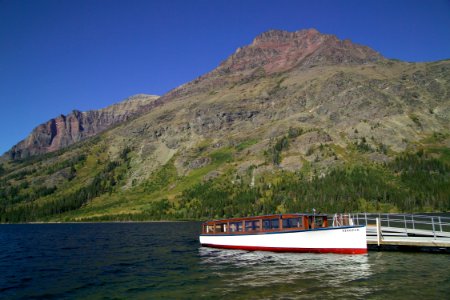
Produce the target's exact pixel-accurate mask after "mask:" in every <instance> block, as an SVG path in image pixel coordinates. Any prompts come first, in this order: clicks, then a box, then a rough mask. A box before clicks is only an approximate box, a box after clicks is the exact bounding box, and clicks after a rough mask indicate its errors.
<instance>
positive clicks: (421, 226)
mask: <svg viewBox="0 0 450 300" xmlns="http://www.w3.org/2000/svg"><path fill="white" fill-rule="evenodd" d="M336 216H337V217H336ZM347 216H348V217H349V218H350V220H351V221H353V222H352V223H353V224H354V225H366V226H367V229H368V234H370V232H373V233H376V228H377V227H376V226H377V219H378V220H379V226H380V227H381V230H382V232H383V235H404V236H429V237H430V236H432V237H435V238H436V237H450V217H446V216H439V215H415V214H386V213H384V214H381V213H354V214H347ZM335 217H336V218H337V219H338V220H339V214H336V215H335ZM344 220H345V217H344ZM351 221H349V222H351ZM346 225H347V224H346ZM348 225H350V223H348Z"/></svg>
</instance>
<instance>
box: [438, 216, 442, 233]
mask: <svg viewBox="0 0 450 300" xmlns="http://www.w3.org/2000/svg"><path fill="white" fill-rule="evenodd" d="M438 218H439V227H440V228H441V232H442V222H441V217H440V216H439V217H438Z"/></svg>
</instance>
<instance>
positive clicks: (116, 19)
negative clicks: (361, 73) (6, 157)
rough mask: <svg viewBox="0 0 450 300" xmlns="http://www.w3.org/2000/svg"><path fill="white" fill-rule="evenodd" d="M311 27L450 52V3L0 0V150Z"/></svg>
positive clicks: (424, 52)
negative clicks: (276, 32)
mask: <svg viewBox="0 0 450 300" xmlns="http://www.w3.org/2000/svg"><path fill="white" fill-rule="evenodd" d="M305 28H316V29H317V30H319V31H320V32H323V33H329V34H335V35H337V36H338V37H339V38H341V39H350V40H352V41H353V42H356V43H359V44H364V45H367V46H370V47H372V48H373V49H375V50H377V51H379V52H381V53H382V54H383V55H384V56H386V57H389V58H397V59H401V60H407V61H434V60H440V59H447V58H450V1H448V0H447V1H445V0H442V1H438V0H430V1H414V0H410V1H400V0H391V1H383V0H377V1H362V0H360V1H353V0H348V1H338V0H335V1H324V0H321V1H318V0H314V1H301V0H295V1H288V0H274V1H269V0H239V1H237V0H224V1H221V0H209V1H201V0H199V1H194V0H191V1H188V0H184V1H175V0H172V1H169V0H165V1H159V0H154V1H152V0H142V1H138V0H120V1H118V0H76V1H69V0H67V1H59V0H39V1H33V0H0V105H1V109H0V130H1V136H0V137H1V138H0V153H3V152H5V151H6V150H8V149H9V148H10V147H11V146H13V145H14V144H15V143H17V142H18V141H20V140H21V139H23V138H25V137H26V136H27V134H28V133H29V132H30V131H31V130H32V129H33V128H34V127H35V126H37V125H39V124H40V123H43V122H45V121H46V120H48V119H50V118H52V117H55V116H57V115H59V114H67V113H69V112H70V111H71V110H72V109H79V110H89V109H98V108H102V107H105V106H107V105H110V104H112V103H115V102H118V101H120V100H121V99H124V98H126V97H128V96H131V95H134V94H138V93H147V94H157V95H162V94H164V93H165V92H167V91H169V90H171V89H172V88H175V87H176V86H178V85H180V84H183V83H185V82H188V81H190V80H192V79H195V78H196V77H198V76H200V75H202V74H204V73H205V72H208V71H210V70H212V69H213V68H215V67H216V66H217V65H218V64H219V63H220V62H221V61H222V60H224V59H225V58H226V57H227V56H229V55H230V54H232V53H233V52H234V51H235V50H236V48H238V47H240V46H243V45H247V44H249V43H251V41H252V40H253V38H254V37H255V36H256V35H258V34H260V33H261V32H264V31H267V30H269V29H284V30H289V31H295V30H300V29H305Z"/></svg>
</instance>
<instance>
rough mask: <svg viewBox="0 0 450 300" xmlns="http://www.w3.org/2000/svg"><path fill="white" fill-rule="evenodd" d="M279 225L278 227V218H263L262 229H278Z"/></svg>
mask: <svg viewBox="0 0 450 300" xmlns="http://www.w3.org/2000/svg"><path fill="white" fill-rule="evenodd" d="M279 227H280V223H279V221H278V219H268V220H267V219H266V220H263V229H264V230H271V229H278V228H279Z"/></svg>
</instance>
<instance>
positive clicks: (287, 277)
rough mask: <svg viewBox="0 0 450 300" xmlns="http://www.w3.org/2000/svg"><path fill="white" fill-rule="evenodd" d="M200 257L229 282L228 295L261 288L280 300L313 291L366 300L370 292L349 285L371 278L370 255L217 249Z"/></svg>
mask: <svg viewBox="0 0 450 300" xmlns="http://www.w3.org/2000/svg"><path fill="white" fill-rule="evenodd" d="M199 255H200V257H201V262H202V264H203V265H204V266H205V267H207V268H209V269H210V270H212V271H213V272H214V274H215V275H216V276H217V277H219V278H221V281H222V282H225V284H224V286H223V288H222V290H221V292H222V293H223V294H224V295H225V294H228V293H230V292H233V291H236V290H238V291H243V290H244V291H245V290H246V289H248V288H250V290H251V291H254V289H255V288H259V289H258V291H259V292H260V293H261V296H264V297H276V298H279V297H281V298H286V297H287V298H303V297H304V298H307V297H310V296H311V293H310V291H311V290H312V289H321V290H322V291H323V295H326V294H327V292H331V293H332V294H334V293H336V292H339V294H338V295H339V296H342V297H343V296H345V295H348V296H349V297H363V296H364V295H366V294H367V293H368V292H369V289H367V288H363V287H361V286H356V287H354V288H353V287H352V286H351V285H350V286H349V285H348V283H351V282H354V281H360V280H363V279H364V278H369V277H370V276H371V270H370V264H369V262H368V256H367V255H339V254H310V253H304V254H303V253H273V252H262V251H255V252H246V251H240V250H222V249H214V248H199ZM325 287H326V289H324V288H325ZM264 290H266V291H267V293H265V292H264ZM316 292H317V291H316ZM332 294H331V295H332Z"/></svg>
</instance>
